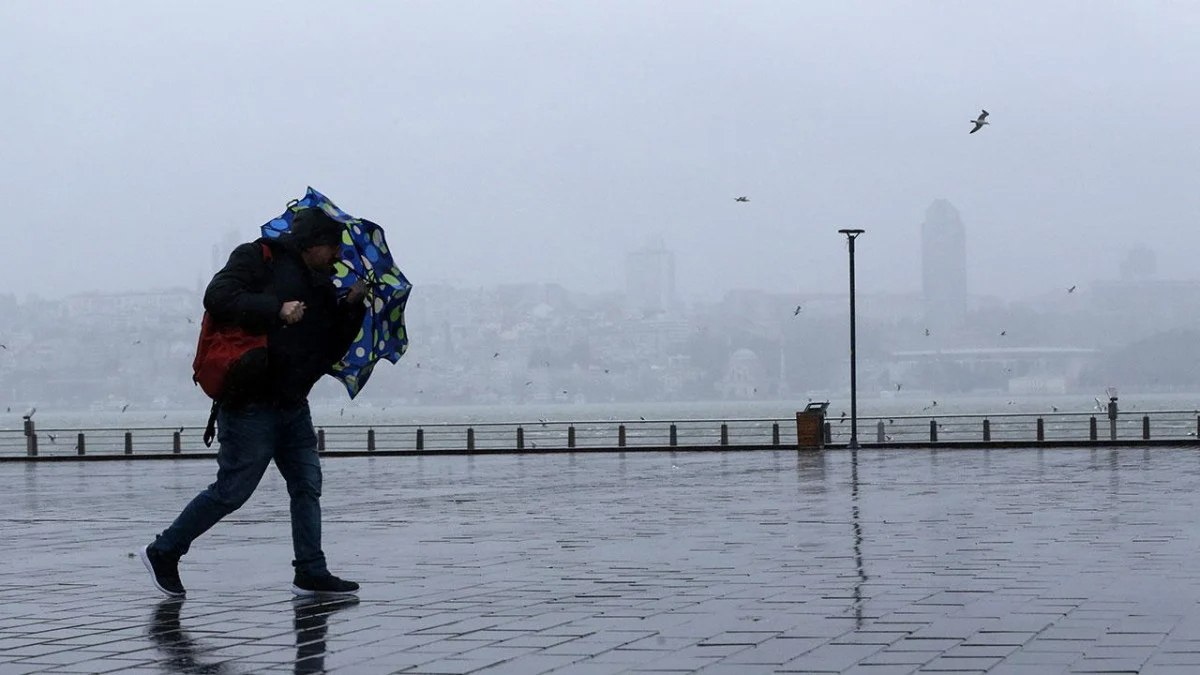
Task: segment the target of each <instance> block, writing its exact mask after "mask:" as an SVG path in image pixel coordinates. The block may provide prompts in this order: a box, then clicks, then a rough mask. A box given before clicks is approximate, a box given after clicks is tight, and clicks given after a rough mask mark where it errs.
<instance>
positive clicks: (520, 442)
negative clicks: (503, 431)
mask: <svg viewBox="0 0 1200 675" xmlns="http://www.w3.org/2000/svg"><path fill="white" fill-rule="evenodd" d="M517 449H518V450H524V449H525V430H524V429H522V428H521V427H517Z"/></svg>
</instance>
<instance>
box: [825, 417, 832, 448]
mask: <svg viewBox="0 0 1200 675" xmlns="http://www.w3.org/2000/svg"><path fill="white" fill-rule="evenodd" d="M830 443H833V425H832V424H830V423H829V422H826V423H825V445H829V444H830Z"/></svg>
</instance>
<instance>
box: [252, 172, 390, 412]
mask: <svg viewBox="0 0 1200 675" xmlns="http://www.w3.org/2000/svg"><path fill="white" fill-rule="evenodd" d="M307 208H319V209H321V210H323V211H325V213H327V214H329V216H330V217H331V218H333V219H334V220H336V221H338V222H339V223H342V224H344V225H345V226H346V229H345V231H344V232H342V255H341V260H339V261H338V262H337V264H335V265H334V275H333V285H334V286H336V287H337V288H338V294H339V296H345V295H346V294H347V293H349V292H350V287H351V286H353V285H354V284H355V282H357V281H359V280H362V281H363V282H365V283H366V286H367V302H368V303H369V304H368V308H367V313H366V316H364V317H363V323H362V327H361V328H360V329H359V331H358V336H357V337H355V338H354V342H353V343H352V344H351V345H350V350H349V351H348V352H347V353H346V355H345V356H343V357H342V360H341V361H339V362H337V363H336V364H334V366H333V368H332V369H331V370H330V374H331V375H333V376H334V377H336V378H337V379H339V380H341V382H342V384H344V385H345V387H346V391H347V392H349V393H350V398H354V397H355V396H357V395H358V392H360V391H362V388H363V386H364V385H366V383H367V379H368V378H370V377H371V371H372V370H374V368H375V364H376V363H378V362H379V361H380V360H381V359H387V360H388V361H391V362H392V363H395V362H397V361H399V360H400V357H401V356H403V355H404V352H405V351H407V350H408V331H407V330H406V329H405V327H404V307H405V305H406V304H407V303H408V294H409V291H410V290H411V289H412V284H410V283H408V279H407V278H405V276H404V273H403V272H401V271H400V268H399V267H397V266H396V263H395V261H393V260H392V253H391V249H389V248H388V245H387V241H386V240H385V239H384V235H383V228H381V227H380V226H378V225H376V224H375V223H372V222H371V221H369V220H363V219H360V218H355V217H354V216H351V215H350V214H348V213H346V212H345V211H343V210H341V209H339V208H338V207H337V205H336V204H334V203H333V202H332V201H330V200H329V198H328V197H326V196H325V195H323V194H321V193H320V192H317V191H316V190H314V189H312V188H311V187H310V188H308V191H307V192H306V193H305V195H304V197H303V198H302V199H298V200H296V201H293V202H291V203H289V204H288V207H287V210H286V211H284V212H283V215H281V216H279V217H278V218H275V219H274V220H272V221H270V222H269V223H267V224H265V225H263V226H262V233H263V236H264V237H271V238H274V237H279V236H280V235H283V234H285V233H287V232H290V231H291V228H292V217H293V216H294V215H295V214H296V212H297V211H300V210H302V209H307Z"/></svg>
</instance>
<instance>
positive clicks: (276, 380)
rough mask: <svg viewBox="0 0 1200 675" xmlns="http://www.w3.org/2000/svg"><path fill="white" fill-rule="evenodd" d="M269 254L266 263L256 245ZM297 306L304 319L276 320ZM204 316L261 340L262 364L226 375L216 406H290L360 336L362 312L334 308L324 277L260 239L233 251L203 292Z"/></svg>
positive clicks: (281, 244)
mask: <svg viewBox="0 0 1200 675" xmlns="http://www.w3.org/2000/svg"><path fill="white" fill-rule="evenodd" d="M263 244H265V245H267V246H268V247H270V249H271V260H269V261H268V260H266V259H265V258H264V256H263V250H262V245H263ZM291 300H299V301H300V302H303V303H304V305H305V309H304V318H303V319H301V320H300V321H298V322H296V323H294V324H291V325H288V324H286V323H285V322H284V321H283V319H281V318H279V311H280V309H282V307H283V303H284V302H288V301H291ZM204 309H205V310H206V311H208V313H209V314H210V315H211V316H212V318H213V320H214V321H216V322H218V323H223V324H228V323H233V324H236V325H238V326H240V327H241V328H243V329H245V330H247V331H249V332H251V333H255V334H260V335H261V334H264V333H265V334H266V335H267V350H266V355H265V360H264V359H263V358H262V355H261V354H259V355H258V358H256V359H253V360H251V361H250V362H246V363H239V364H238V367H237V373H236V376H235V375H234V373H231V374H230V381H229V385H228V386H227V388H226V389H227V393H226V395H225V396H224V398H223V400H222V401H221V404H222V405H225V406H229V407H238V406H242V405H245V404H247V403H273V404H283V405H291V404H298V403H302V402H304V401H305V400H306V399H307V398H308V393H309V391H311V390H312V387H313V385H314V384H316V383H317V380H319V379H320V378H321V376H322V375H325V374H326V373H328V372H329V371H330V368H331V367H332V366H333V364H335V363H337V362H338V361H339V360H341V358H342V357H343V356H345V354H346V351H347V350H348V349H349V348H350V344H351V343H352V342H353V341H354V338H355V337H356V336H357V335H358V330H359V327H360V326H361V324H362V319H363V315H364V313H365V311H366V307H365V306H364V305H363V303H362V302H361V301H360V302H356V303H353V304H351V303H348V302H345V301H344V300H342V301H339V300H338V298H337V294H336V292H335V288H334V285H333V282H332V280H331V279H330V277H329V276H327V275H324V274H320V273H318V272H314V271H312V270H310V269H309V267H308V266H307V265H306V264H305V263H304V260H303V259H302V258H301V257H300V251H299V249H298V248H297V247H296V244H295V242H294V241H292V240H291V239H290V238H288V237H283V238H280V239H269V238H263V239H259V240H258V241H255V242H251V243H248V244H242V245H241V246H238V247H237V248H235V249H234V250H233V253H232V254H231V255H230V256H229V262H227V263H226V264H225V267H224V268H223V269H222V270H221V271H220V272H217V274H216V276H214V277H213V279H212V281H211V282H209V284H208V289H207V290H206V291H205V293H204ZM264 361H265V362H264Z"/></svg>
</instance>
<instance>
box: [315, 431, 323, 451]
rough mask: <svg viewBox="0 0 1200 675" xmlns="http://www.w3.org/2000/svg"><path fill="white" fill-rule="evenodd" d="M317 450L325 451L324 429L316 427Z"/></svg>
mask: <svg viewBox="0 0 1200 675" xmlns="http://www.w3.org/2000/svg"><path fill="white" fill-rule="evenodd" d="M317 452H325V430H324V429H317Z"/></svg>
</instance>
